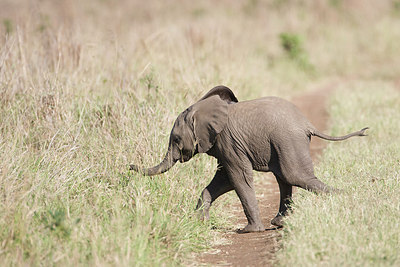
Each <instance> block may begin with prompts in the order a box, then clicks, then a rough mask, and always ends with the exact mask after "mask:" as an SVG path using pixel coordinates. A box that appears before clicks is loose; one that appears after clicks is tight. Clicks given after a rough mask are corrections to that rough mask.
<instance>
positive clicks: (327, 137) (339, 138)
mask: <svg viewBox="0 0 400 267" xmlns="http://www.w3.org/2000/svg"><path fill="white" fill-rule="evenodd" d="M367 129H369V127H365V128H363V129H361V130H359V131H357V132H353V133H349V134H347V135H343V136H330V135H327V134H324V133H321V132H319V131H318V130H316V129H315V130H314V131H312V132H311V135H314V136H318V137H319V138H322V139H325V140H329V141H342V140H346V139H347V138H350V137H353V136H367V134H365V131H366V130H367Z"/></svg>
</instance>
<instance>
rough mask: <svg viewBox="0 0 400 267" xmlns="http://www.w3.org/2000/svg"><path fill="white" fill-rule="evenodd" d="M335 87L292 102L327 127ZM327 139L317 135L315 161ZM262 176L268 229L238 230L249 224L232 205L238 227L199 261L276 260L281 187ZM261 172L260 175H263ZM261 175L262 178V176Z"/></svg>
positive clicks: (234, 263)
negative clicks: (275, 221) (328, 106)
mask: <svg viewBox="0 0 400 267" xmlns="http://www.w3.org/2000/svg"><path fill="white" fill-rule="evenodd" d="M334 87H335V84H331V85H329V86H326V87H323V88H320V89H318V90H316V91H313V92H311V93H307V94H304V95H301V96H297V97H294V98H293V99H292V102H293V103H295V104H296V106H297V107H299V109H300V110H301V111H302V112H303V114H304V115H305V116H306V117H307V118H308V119H309V120H310V121H311V122H312V123H313V125H314V126H315V127H316V128H318V129H319V130H321V131H323V130H325V129H326V123H327V120H328V113H327V111H326V108H325V107H326V98H327V96H328V95H329V94H330V92H331V91H332V90H333V88H334ZM325 145H326V141H325V142H324V141H322V140H320V139H319V138H313V139H312V142H311V146H310V151H311V156H312V157H313V159H314V161H315V160H316V158H317V156H318V155H319V154H321V151H322V149H323V148H324V146H325ZM260 175H262V177H259V178H258V179H255V183H256V185H255V188H256V194H257V199H258V201H259V203H258V204H259V208H260V212H261V217H262V218H264V221H263V222H264V225H266V226H268V227H267V229H266V231H264V232H260V233H249V234H238V233H237V232H236V231H237V229H240V228H243V227H244V226H245V225H246V224H247V220H246V217H245V216H244V213H243V210H242V207H241V205H240V203H239V202H238V203H237V204H235V205H234V207H233V208H232V207H230V208H229V209H232V210H234V211H233V214H234V216H235V218H236V219H237V222H236V223H235V225H236V229H234V230H233V229H232V230H231V231H228V232H226V233H224V234H223V238H224V240H226V242H224V243H225V244H223V245H218V246H215V247H214V248H213V249H212V250H210V251H208V252H206V253H203V254H201V255H199V256H198V257H197V259H196V261H197V264H199V265H210V266H217V265H218V266H271V265H273V262H274V260H275V253H276V251H277V250H278V249H279V240H280V236H281V235H280V233H279V231H280V229H277V228H275V227H274V226H272V225H271V224H270V221H271V220H272V219H273V218H274V217H275V215H276V213H277V212H278V208H279V188H278V184H277V183H276V180H275V177H274V176H273V175H271V174H260ZM260 175H258V176H260ZM260 178H261V179H260Z"/></svg>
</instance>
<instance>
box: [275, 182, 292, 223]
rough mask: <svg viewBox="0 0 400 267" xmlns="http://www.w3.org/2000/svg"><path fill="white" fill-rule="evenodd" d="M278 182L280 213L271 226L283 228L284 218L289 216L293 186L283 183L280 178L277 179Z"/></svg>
mask: <svg viewBox="0 0 400 267" xmlns="http://www.w3.org/2000/svg"><path fill="white" fill-rule="evenodd" d="M276 180H277V182H278V185H279V191H280V195H281V199H280V203H279V212H278V214H277V215H276V216H275V218H274V219H272V221H271V224H272V225H275V226H278V227H282V226H283V218H284V216H286V215H287V214H288V208H289V207H290V204H291V202H292V186H291V185H289V184H287V183H285V182H283V181H282V180H281V179H280V178H279V177H278V176H277V177H276Z"/></svg>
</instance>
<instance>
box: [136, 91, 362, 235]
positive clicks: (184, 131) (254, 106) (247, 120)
mask: <svg viewBox="0 0 400 267" xmlns="http://www.w3.org/2000/svg"><path fill="white" fill-rule="evenodd" d="M366 129H367V128H364V129H362V130H360V131H358V132H354V133H351V134H348V135H345V136H341V137H332V136H328V135H325V134H323V133H320V132H319V131H318V130H316V129H315V128H314V126H313V125H312V124H311V123H310V122H309V121H308V120H307V119H306V118H305V117H304V116H303V115H302V114H301V113H300V111H299V110H298V109H297V108H296V107H295V106H294V105H293V104H291V103H290V102H288V101H286V100H283V99H280V98H278V97H264V98H260V99H255V100H250V101H243V102H238V100H237V99H236V97H235V95H234V94H233V92H232V91H231V90H230V89H229V88H227V87H225V86H217V87H215V88H213V89H211V90H210V91H209V92H208V93H207V94H206V95H205V96H204V97H203V98H201V99H200V100H199V101H198V102H197V103H195V104H193V105H192V106H190V107H189V108H188V109H186V110H185V111H184V112H182V113H181V114H180V115H179V116H178V118H177V119H176V121H175V124H174V126H173V128H172V131H171V135H170V139H169V146H168V151H167V153H166V155H165V158H164V160H163V161H162V162H161V163H160V164H159V165H157V166H155V167H153V168H149V169H140V168H138V167H137V166H135V165H131V166H130V169H131V170H135V171H139V172H142V173H143V174H145V175H156V174H160V173H163V172H166V171H168V170H169V169H170V168H171V167H172V166H173V165H174V164H175V163H176V162H177V161H178V160H179V161H180V162H181V163H182V162H186V161H188V160H190V159H191V158H192V157H193V156H194V155H196V154H197V153H207V154H208V155H210V156H213V157H215V158H217V160H218V168H217V171H216V173H215V176H214V178H213V179H212V181H211V183H210V184H209V185H208V186H207V187H206V188H205V189H204V190H203V192H202V194H201V196H200V199H199V201H198V204H197V208H196V209H197V210H199V212H200V214H201V217H202V218H205V219H208V218H209V209H210V206H211V204H212V203H213V202H214V201H215V200H216V199H217V198H218V197H219V196H221V195H222V194H224V193H226V192H229V191H231V190H235V191H236V193H237V195H238V196H239V198H240V201H241V203H242V205H243V209H244V213H245V214H246V217H247V220H248V225H247V226H246V227H245V228H244V229H242V230H241V232H243V233H245V232H256V231H264V230H265V227H264V225H263V224H262V223H261V219H260V213H259V209H258V204H257V200H256V195H255V192H254V184H253V172H252V170H256V171H263V172H273V174H274V175H275V177H276V180H277V181H278V184H279V189H280V207H279V212H278V214H277V215H276V217H275V218H274V219H273V220H272V221H271V223H272V224H273V225H276V226H282V223H283V220H282V219H283V216H285V215H287V213H288V207H289V205H290V203H291V197H292V187H293V186H298V187H301V188H303V189H306V190H309V191H312V192H315V193H322V192H330V191H332V190H333V189H332V188H331V187H329V186H327V185H326V184H324V183H323V182H321V181H320V180H319V179H318V178H317V177H315V175H314V168H313V163H312V161H311V156H310V152H309V144H310V140H311V136H318V137H320V138H323V139H326V140H331V141H339V140H344V139H347V138H349V137H352V136H364V135H365V134H364V131H365V130H366Z"/></svg>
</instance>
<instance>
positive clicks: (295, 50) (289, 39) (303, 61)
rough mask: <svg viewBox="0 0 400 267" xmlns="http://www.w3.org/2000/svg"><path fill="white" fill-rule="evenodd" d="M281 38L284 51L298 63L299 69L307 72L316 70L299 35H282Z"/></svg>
mask: <svg viewBox="0 0 400 267" xmlns="http://www.w3.org/2000/svg"><path fill="white" fill-rule="evenodd" d="M279 38H280V42H281V46H282V48H283V50H284V51H285V52H286V54H287V55H288V57H289V58H290V59H291V60H292V61H294V62H296V63H297V64H298V65H299V67H300V68H301V69H303V70H305V71H313V70H314V67H313V65H312V64H311V63H310V62H309V59H308V56H307V53H306V52H305V50H304V48H303V44H302V38H301V37H300V36H299V35H298V34H294V33H281V34H280V35H279Z"/></svg>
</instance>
